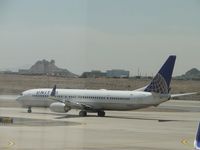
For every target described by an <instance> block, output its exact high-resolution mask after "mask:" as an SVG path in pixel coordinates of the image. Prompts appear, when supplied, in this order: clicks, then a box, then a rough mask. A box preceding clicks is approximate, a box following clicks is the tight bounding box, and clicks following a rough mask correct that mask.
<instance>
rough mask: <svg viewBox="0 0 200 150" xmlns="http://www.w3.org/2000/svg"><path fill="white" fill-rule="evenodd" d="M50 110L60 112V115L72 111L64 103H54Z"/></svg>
mask: <svg viewBox="0 0 200 150" xmlns="http://www.w3.org/2000/svg"><path fill="white" fill-rule="evenodd" d="M49 108H50V110H51V111H54V112H59V113H65V112H68V111H69V110H70V109H71V108H70V107H68V106H66V105H65V104H64V103H59V102H56V103H52V104H51V105H50V106H49Z"/></svg>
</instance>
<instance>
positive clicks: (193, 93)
mask: <svg viewBox="0 0 200 150" xmlns="http://www.w3.org/2000/svg"><path fill="white" fill-rule="evenodd" d="M197 93H198V92H192V93H183V94H171V98H174V97H180V96H187V95H195V94H197Z"/></svg>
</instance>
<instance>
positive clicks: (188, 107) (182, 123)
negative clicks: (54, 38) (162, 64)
mask: <svg viewBox="0 0 200 150" xmlns="http://www.w3.org/2000/svg"><path fill="white" fill-rule="evenodd" d="M0 106H1V102H0ZM199 110H200V102H195V101H187V102H186V101H169V102H167V103H163V104H162V105H160V106H159V107H158V108H149V109H144V110H137V111H125V112H120V111H106V117H103V118H101V117H96V114H89V116H88V117H84V118H82V117H79V116H78V112H79V111H78V110H72V111H70V112H69V113H67V114H58V113H52V112H50V111H49V109H42V108H33V113H31V114H28V113H26V111H27V110H26V109H25V108H19V107H0V116H7V117H13V118H14V123H13V124H2V123H1V124H0V149H3V150H4V149H5V150H7V149H20V150H33V149H52V150H54V149H55V150H60V149H69V150H93V149H94V150H100V149H101V150H108V149H109V150H191V149H193V140H194V138H195V132H196V128H197V124H198V122H199V120H200V112H199Z"/></svg>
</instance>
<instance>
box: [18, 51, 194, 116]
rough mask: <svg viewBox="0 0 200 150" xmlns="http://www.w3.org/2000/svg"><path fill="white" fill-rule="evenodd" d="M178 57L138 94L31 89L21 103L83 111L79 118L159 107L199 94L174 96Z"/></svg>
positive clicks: (57, 110) (166, 63)
mask: <svg viewBox="0 0 200 150" xmlns="http://www.w3.org/2000/svg"><path fill="white" fill-rule="evenodd" d="M175 60H176V56H174V55H171V56H169V58H168V59H167V61H166V62H165V63H164V65H163V66H162V67H161V69H160V70H159V72H158V73H157V74H156V76H155V77H154V78H153V80H152V81H151V82H150V84H148V85H147V86H145V87H143V88H141V89H137V90H134V91H119V90H86V89H85V90H83V89H82V90H81V89H56V85H55V86H54V88H53V89H48V88H46V89H31V90H27V91H24V92H23V93H22V94H21V96H20V97H19V98H18V99H17V101H18V102H19V103H20V104H22V106H23V107H27V108H28V112H29V113H30V112H31V107H50V110H51V111H54V112H61V113H63V112H68V111H69V110H71V109H80V110H81V111H80V112H79V116H87V112H95V113H97V114H98V116H101V117H103V116H105V110H120V111H125V110H135V109H139V108H145V107H149V106H158V105H159V104H160V103H163V102H166V101H168V100H170V98H172V97H177V96H184V95H191V94H195V93H185V94H175V95H171V94H170V93H169V91H170V82H171V78H172V72H173V69H174V64H175Z"/></svg>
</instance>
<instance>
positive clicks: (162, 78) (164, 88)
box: [144, 55, 176, 94]
mask: <svg viewBox="0 0 200 150" xmlns="http://www.w3.org/2000/svg"><path fill="white" fill-rule="evenodd" d="M175 61H176V56H175V55H171V56H169V58H168V59H167V61H166V62H165V63H164V65H163V66H162V68H161V69H160V70H159V72H158V73H157V74H156V76H155V77H154V78H153V80H152V81H151V83H150V84H149V85H148V86H147V87H146V88H145V89H144V91H146V92H155V93H161V94H168V93H169V90H170V83H171V79H172V73H173V70H174V64H175Z"/></svg>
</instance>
